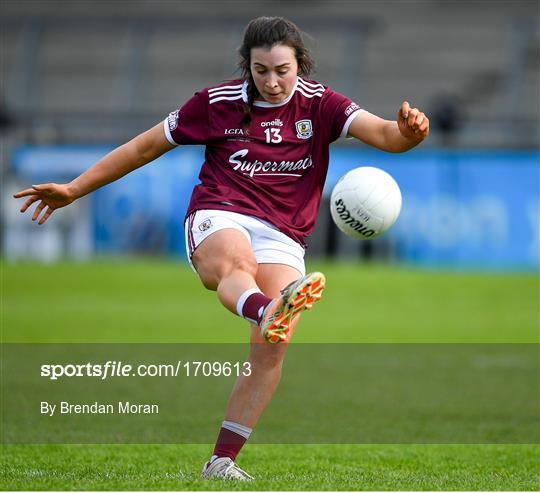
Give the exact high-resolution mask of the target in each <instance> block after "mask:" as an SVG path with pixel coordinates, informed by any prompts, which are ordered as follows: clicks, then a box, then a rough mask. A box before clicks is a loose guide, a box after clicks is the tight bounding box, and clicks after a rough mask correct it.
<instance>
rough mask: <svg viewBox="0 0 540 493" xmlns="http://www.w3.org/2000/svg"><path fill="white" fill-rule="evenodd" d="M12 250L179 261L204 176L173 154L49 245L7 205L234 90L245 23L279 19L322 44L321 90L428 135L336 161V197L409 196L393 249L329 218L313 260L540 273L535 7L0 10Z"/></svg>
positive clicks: (315, 46)
mask: <svg viewBox="0 0 540 493" xmlns="http://www.w3.org/2000/svg"><path fill="white" fill-rule="evenodd" d="M1 8H2V16H1V18H0V26H1V31H2V39H1V46H0V50H1V59H2V89H1V93H0V104H1V116H0V125H1V132H2V183H3V184H2V211H3V212H2V217H1V221H2V249H3V256H4V258H6V259H8V260H17V259H39V260H42V261H55V260H58V259H61V258H66V257H67V258H75V259H82V260H85V259H91V258H93V257H95V256H96V255H108V254H121V255H124V254H126V253H129V254H141V255H159V256H182V255H183V252H184V245H183V231H182V220H183V215H184V212H185V208H186V206H187V202H188V199H189V194H190V192H191V188H192V187H193V185H194V184H195V183H196V182H197V175H198V170H199V167H200V164H201V163H202V157H203V150H202V149H200V148H182V149H177V150H175V151H173V152H171V153H169V154H168V155H166V156H164V157H162V158H161V159H160V160H159V162H158V163H156V164H154V165H150V166H147V167H146V168H144V169H142V170H139V171H137V172H135V173H133V174H132V175H130V176H129V177H126V178H125V179H123V180H121V181H120V182H118V183H115V184H112V185H110V186H108V187H105V188H104V189H102V190H100V191H98V192H97V193H95V194H93V195H92V196H90V197H86V198H84V199H83V200H81V201H79V202H78V203H76V204H74V205H72V206H71V207H70V208H67V209H64V210H62V211H60V212H57V213H56V214H55V216H53V218H52V220H50V221H49V222H48V223H47V225H46V226H45V227H43V228H38V227H37V226H36V225H35V224H33V223H31V222H30V221H29V218H28V217H25V218H23V217H21V216H20V215H19V213H18V209H19V207H20V203H19V202H17V201H15V200H13V199H12V198H11V193H12V192H13V191H15V190H17V189H20V188H22V187H26V186H28V185H29V184H31V183H35V182H41V181H67V180H70V179H72V178H73V177H74V176H75V175H77V174H78V173H79V172H81V171H82V170H84V169H85V168H87V167H88V166H90V165H91V164H92V163H93V162H94V161H95V160H97V159H98V158H99V157H100V156H101V155H103V154H104V153H105V152H107V150H109V149H111V148H112V147H114V146H116V145H119V144H121V143H123V142H125V141H126V140H127V139H129V138H131V137H133V136H134V135H136V134H137V133H139V132H141V131H143V130H145V129H147V128H149V127H150V126H152V125H154V124H155V123H156V122H158V121H160V120H162V119H163V118H165V116H166V115H167V114H168V113H169V112H170V111H172V110H174V109H176V108H177V107H178V106H179V105H181V104H182V103H183V102H184V101H185V100H187V99H188V98H189V97H190V96H191V95H192V94H193V92H194V91H196V90H197V89H198V88H201V87H205V86H208V85H212V84H214V83H217V82H220V81H222V80H225V79H230V78H234V77H235V76H236V75H237V72H235V66H236V48H237V47H238V46H239V44H240V41H241V37H242V32H243V28H244V26H245V24H246V22H247V21H248V20H249V19H251V18H253V17H256V16H259V15H284V16H287V17H289V18H291V19H292V20H294V21H295V22H296V23H297V24H298V25H299V26H300V27H301V28H302V29H303V30H304V31H306V32H307V33H308V34H310V35H311V37H312V39H311V40H310V41H309V43H310V45H311V47H312V50H313V52H314V55H315V58H316V60H317V61H318V69H317V72H316V74H315V75H314V78H315V79H316V80H319V81H321V82H324V83H326V84H328V85H330V86H331V87H332V88H334V89H336V90H338V91H340V92H343V93H344V94H346V95H348V96H350V97H351V98H353V99H355V100H356V101H357V102H358V103H359V104H360V105H361V106H362V107H364V108H366V109H368V110H369V111H371V112H373V113H376V114H378V115H380V116H382V117H385V118H389V119H391V118H394V114H395V112H396V110H397V108H398V107H399V105H400V103H401V102H402V101H403V100H404V99H407V100H409V101H411V102H412V103H413V104H414V105H415V106H418V107H419V108H421V109H423V110H424V111H425V112H426V113H427V114H428V115H429V117H430V119H431V122H432V134H431V136H430V138H429V140H428V141H427V142H426V143H424V144H423V145H422V147H421V149H417V150H414V151H412V152H410V153H407V154H404V155H389V154H384V153H381V152H377V151H374V150H370V149H368V148H367V147H366V146H363V145H361V144H359V143H357V142H354V143H352V142H344V141H342V142H339V143H337V144H335V145H334V148H333V153H332V162H331V166H330V172H329V177H328V182H327V187H326V190H325V192H326V195H328V193H329V191H330V190H331V187H332V185H333V184H334V183H335V181H336V180H337V179H338V177H339V176H340V175H341V174H342V173H344V172H345V171H347V170H348V169H350V168H353V167H356V166H360V165H374V166H378V167H382V168H384V169H386V170H388V171H390V173H392V174H393V175H394V176H395V177H396V179H397V180H398V182H399V183H400V185H401V187H402V192H403V195H404V207H403V211H402V216H401V218H400V220H399V221H398V223H397V224H396V226H395V227H394V229H393V230H392V231H391V233H390V234H389V235H387V236H386V237H384V238H382V239H379V240H376V241H373V242H356V241H353V240H349V239H348V238H346V237H345V236H344V235H342V234H339V233H337V230H336V228H335V227H334V226H333V224H332V223H331V221H330V220H329V213H328V207H327V202H326V201H325V202H323V204H322V206H321V212H320V216H319V222H318V225H317V229H316V231H315V233H314V235H313V238H312V239H311V242H310V248H309V251H308V252H309V253H308V255H309V256H311V257H317V258H320V257H325V258H327V257H338V258H346V259H358V258H363V259H370V258H377V259H383V260H391V261H401V262H406V263H414V264H421V265H428V266H444V267H451V268H460V269H461V268H470V267H472V268H474V269H477V268H481V269H488V270H520V271H523V270H524V271H535V270H536V269H537V268H538V266H539V248H540V245H539V230H540V226H539V222H540V218H539V210H540V199H539V155H540V154H539V115H540V107H539V104H540V96H539V57H540V39H539V21H538V19H539V17H538V14H539V5H538V2H537V1H520V0H516V1H512V2H505V1H491V2H486V1H470V2H454V1H436V0H431V1H429V0H425V1H382V2H381V1H380V2H375V1H365V2H364V1H358V2H353V1H322V0H321V1H315V0H310V1H309V2H307V1H300V0H297V1H291V2H272V3H268V2H263V1H257V0H253V1H245V2H241V1H236V2H218V1H215V2H210V1H199V2H195V1H193V2H191V1H182V0H179V1H159V0H156V1H149V0H147V1H142V0H141V1H135V0H133V1H114V2H104V1H98V2H94V1H70V2H66V1H50V0H49V1H33V0H19V1H9V0H4V2H2V7H1Z"/></svg>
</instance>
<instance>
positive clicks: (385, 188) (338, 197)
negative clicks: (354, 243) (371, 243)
mask: <svg viewBox="0 0 540 493" xmlns="http://www.w3.org/2000/svg"><path fill="white" fill-rule="evenodd" d="M400 211H401V191H400V189H399V186H398V184H397V183H396V181H395V180H394V178H392V177H391V176H390V175H389V174H388V173H387V172H386V171H383V170H382V169H379V168H374V167H371V166H363V167H360V168H355V169H353V170H351V171H349V172H348V173H346V174H345V175H343V176H342V177H341V178H340V179H339V181H338V182H337V183H336V186H335V187H334V189H333V190H332V195H331V197H330V212H331V214H332V219H333V220H334V222H335V223H336V225H337V227H338V228H339V229H340V230H341V231H343V232H344V233H345V234H346V235H348V236H351V237H353V238H358V239H361V240H371V239H373V238H377V237H378V236H381V235H382V234H383V233H384V232H385V231H387V230H388V229H389V228H390V227H391V226H392V224H394V223H395V222H396V220H397V218H398V216H399V213H400Z"/></svg>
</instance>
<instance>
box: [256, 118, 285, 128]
mask: <svg viewBox="0 0 540 493" xmlns="http://www.w3.org/2000/svg"><path fill="white" fill-rule="evenodd" d="M261 127H283V122H282V121H281V120H280V119H279V118H276V119H275V120H272V121H271V122H261Z"/></svg>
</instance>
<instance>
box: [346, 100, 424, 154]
mask: <svg viewBox="0 0 540 493" xmlns="http://www.w3.org/2000/svg"><path fill="white" fill-rule="evenodd" d="M348 135H349V136H351V137H355V138H357V139H359V140H361V141H362V142H365V143H366V144H369V145H371V146H373V147H376V148H377V149H381V150H383V151H387V152H404V151H408V150H409V149H411V148H413V147H414V146H416V145H418V144H420V142H422V141H423V140H424V139H425V138H426V137H427V136H428V135H429V119H428V117H427V116H426V115H425V114H424V113H422V112H421V111H420V110H419V109H418V108H411V107H410V105H409V103H408V102H407V101H404V102H403V103H402V105H401V107H400V109H399V111H398V114H397V118H396V121H390V120H384V119H383V118H379V117H378V116H376V115H373V114H371V113H369V112H368V111H362V112H360V113H359V115H358V116H357V117H356V118H355V119H354V120H353V121H352V123H351V125H350V127H349V132H348Z"/></svg>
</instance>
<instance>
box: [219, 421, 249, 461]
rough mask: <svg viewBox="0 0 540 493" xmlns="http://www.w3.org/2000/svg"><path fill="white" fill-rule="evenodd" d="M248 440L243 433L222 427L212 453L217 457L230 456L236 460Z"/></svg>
mask: <svg viewBox="0 0 540 493" xmlns="http://www.w3.org/2000/svg"><path fill="white" fill-rule="evenodd" d="M246 441H247V438H244V437H243V436H242V435H239V434H238V433H235V432H234V431H231V430H227V429H226V428H221V430H219V436H218V438H217V442H216V446H215V447H214V452H213V454H212V455H215V456H216V457H230V458H231V459H232V460H233V461H234V460H236V456H237V455H238V453H239V452H240V449H241V448H242V447H243V446H244V443H246Z"/></svg>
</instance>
